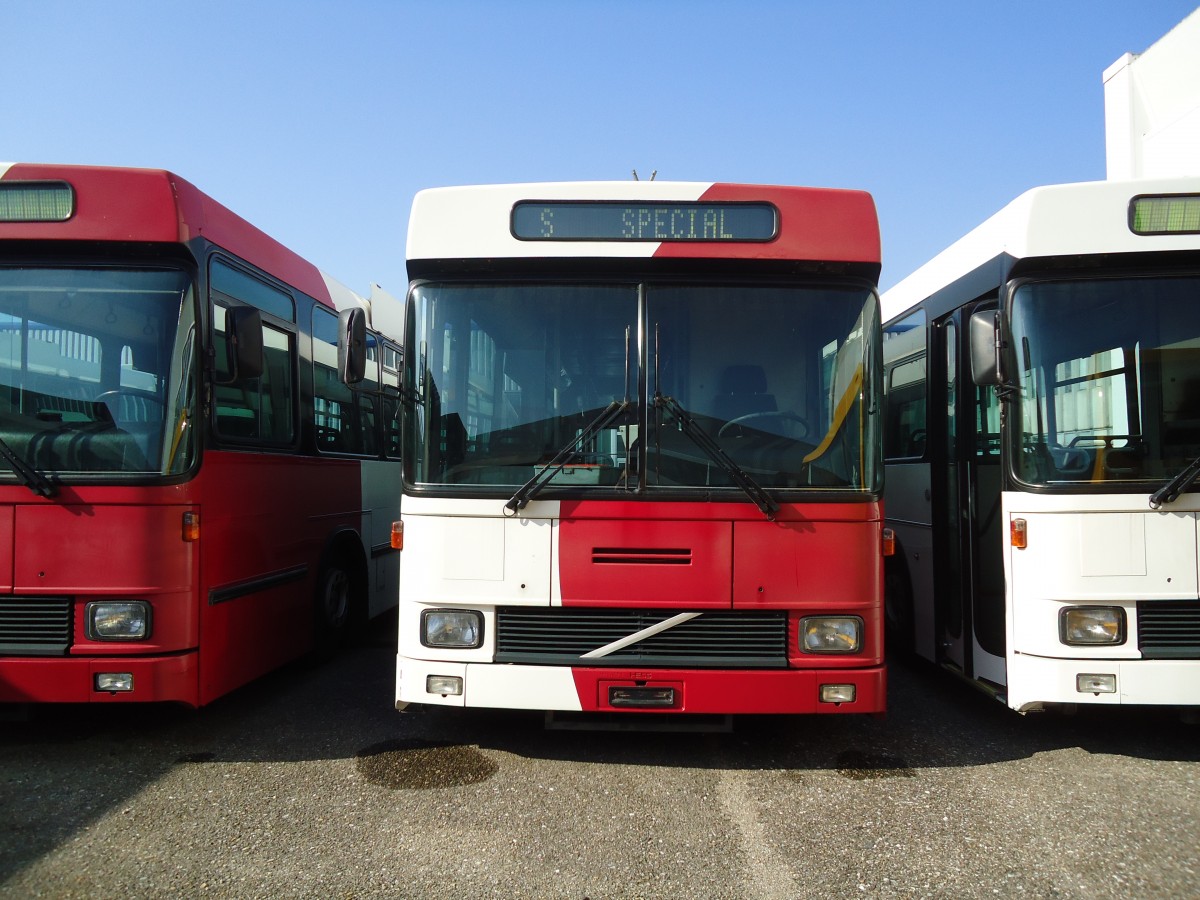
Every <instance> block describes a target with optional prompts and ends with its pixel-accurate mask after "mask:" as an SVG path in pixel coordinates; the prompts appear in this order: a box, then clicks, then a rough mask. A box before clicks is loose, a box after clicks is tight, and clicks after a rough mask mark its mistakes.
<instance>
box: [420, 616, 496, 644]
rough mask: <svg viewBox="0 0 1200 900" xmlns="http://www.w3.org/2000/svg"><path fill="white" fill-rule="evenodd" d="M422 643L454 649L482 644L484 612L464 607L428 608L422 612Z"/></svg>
mask: <svg viewBox="0 0 1200 900" xmlns="http://www.w3.org/2000/svg"><path fill="white" fill-rule="evenodd" d="M421 643H422V644H424V645H425V646H426V647H447V648H450V649H452V650H472V649H474V648H475V647H479V646H482V644H483V614H482V613H479V612H475V611H474V610H464V609H427V610H425V611H424V612H423V613H421Z"/></svg>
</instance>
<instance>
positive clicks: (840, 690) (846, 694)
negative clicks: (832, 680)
mask: <svg viewBox="0 0 1200 900" xmlns="http://www.w3.org/2000/svg"><path fill="white" fill-rule="evenodd" d="M821 702H822V703H853V702H854V685H852V684H823V685H821Z"/></svg>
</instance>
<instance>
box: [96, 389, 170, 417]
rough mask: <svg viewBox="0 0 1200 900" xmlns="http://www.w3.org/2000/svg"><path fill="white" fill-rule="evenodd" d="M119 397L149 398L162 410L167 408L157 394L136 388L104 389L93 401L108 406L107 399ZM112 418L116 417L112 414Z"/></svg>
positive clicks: (118, 409) (118, 408)
mask: <svg viewBox="0 0 1200 900" xmlns="http://www.w3.org/2000/svg"><path fill="white" fill-rule="evenodd" d="M121 397H133V398H134V399H136V400H149V401H150V402H151V403H157V404H158V405H159V406H160V407H162V408H163V410H166V408H167V404H166V401H165V400H163V399H162V398H161V397H159V396H158V395H157V394H152V393H150V392H149V391H139V390H138V389H136V388H117V390H115V391H105V392H104V393H102V394H97V395H96V397H95V398H94V400H93V402H95V403H103V404H104V405H105V406H108V401H109V400H116V399H119V398H121ZM117 411H118V412H119V411H120V406H119V405H118V407H117ZM113 418H114V420H115V419H116V418H117V417H116V416H113Z"/></svg>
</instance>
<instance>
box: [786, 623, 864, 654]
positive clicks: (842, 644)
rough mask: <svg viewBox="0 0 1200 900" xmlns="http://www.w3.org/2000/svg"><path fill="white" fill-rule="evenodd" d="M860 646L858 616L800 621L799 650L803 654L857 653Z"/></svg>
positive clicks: (860, 625) (860, 627)
mask: <svg viewBox="0 0 1200 900" xmlns="http://www.w3.org/2000/svg"><path fill="white" fill-rule="evenodd" d="M861 645H862V619H860V618H859V617H858V616H819V617H816V616H814V617H812V618H808V619H801V620H800V649H801V650H803V651H804V652H805V653H857V652H858V648H859V647H860V646H861Z"/></svg>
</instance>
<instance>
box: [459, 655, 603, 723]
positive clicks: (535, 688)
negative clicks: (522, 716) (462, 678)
mask: <svg viewBox="0 0 1200 900" xmlns="http://www.w3.org/2000/svg"><path fill="white" fill-rule="evenodd" d="M466 705H467V706H490V707H498V708H500V709H545V710H555V711H564V712H579V711H580V710H582V708H583V705H582V704H581V703H580V702H579V692H578V691H577V690H576V689H575V679H574V678H572V677H571V670H570V668H567V667H564V666H467V703H466Z"/></svg>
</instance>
